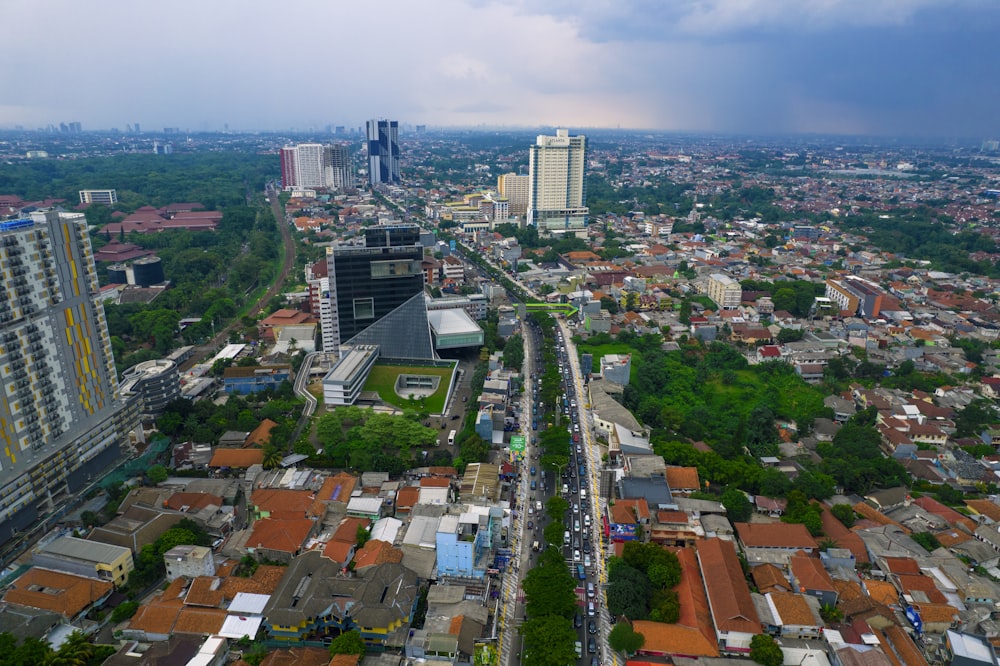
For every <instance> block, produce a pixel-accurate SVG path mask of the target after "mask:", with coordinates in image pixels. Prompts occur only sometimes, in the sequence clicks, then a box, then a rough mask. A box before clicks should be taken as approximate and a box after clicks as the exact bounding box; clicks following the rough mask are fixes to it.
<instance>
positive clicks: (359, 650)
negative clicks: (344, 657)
mask: <svg viewBox="0 0 1000 666" xmlns="http://www.w3.org/2000/svg"><path fill="white" fill-rule="evenodd" d="M365 650H366V648H365V641H364V639H362V638H361V634H360V633H359V632H357V631H355V630H354V629H352V630H350V631H345V632H343V633H341V634H340V635H339V636H337V637H336V638H334V639H333V640H332V641H331V642H330V656H331V657H335V656H337V655H338V654H356V655H360V656H361V657H364V656H365Z"/></svg>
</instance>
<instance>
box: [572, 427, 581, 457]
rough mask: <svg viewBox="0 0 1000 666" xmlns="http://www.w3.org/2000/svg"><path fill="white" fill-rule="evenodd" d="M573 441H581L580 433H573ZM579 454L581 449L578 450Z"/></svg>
mask: <svg viewBox="0 0 1000 666" xmlns="http://www.w3.org/2000/svg"><path fill="white" fill-rule="evenodd" d="M573 441H574V442H577V443H579V441H580V433H578V432H574V433H573ZM579 452H580V450H579V448H577V453H579Z"/></svg>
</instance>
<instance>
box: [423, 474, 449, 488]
mask: <svg viewBox="0 0 1000 666" xmlns="http://www.w3.org/2000/svg"><path fill="white" fill-rule="evenodd" d="M450 485H451V480H450V479H447V478H445V477H443V476H425V477H424V478H422V479H420V487H421V488H447V487H448V486H450Z"/></svg>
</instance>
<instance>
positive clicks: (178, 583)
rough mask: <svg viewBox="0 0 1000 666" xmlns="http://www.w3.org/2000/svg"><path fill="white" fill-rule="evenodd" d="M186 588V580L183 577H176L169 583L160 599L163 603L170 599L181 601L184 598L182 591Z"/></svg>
mask: <svg viewBox="0 0 1000 666" xmlns="http://www.w3.org/2000/svg"><path fill="white" fill-rule="evenodd" d="M187 586H188V580H187V578H185V577H184V576H178V577H177V578H174V579H173V580H172V581H170V585H167V589H165V590H164V591H163V594H161V595H160V598H161V599H163V600H164V601H170V600H171V599H181V598H183V597H184V589H185V588H186V587H187Z"/></svg>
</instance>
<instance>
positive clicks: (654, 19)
mask: <svg viewBox="0 0 1000 666" xmlns="http://www.w3.org/2000/svg"><path fill="white" fill-rule="evenodd" d="M4 15H5V23H6V24H7V25H8V26H18V28H17V29H16V30H10V31H8V33H7V35H6V39H5V41H6V43H5V49H4V54H3V56H0V89H2V90H4V91H5V93H6V94H5V95H4V96H3V98H2V99H0V128H11V127H14V126H15V125H22V126H24V127H25V128H28V129H34V128H39V127H44V126H46V125H48V124H50V123H52V124H58V123H60V122H69V121H80V122H82V123H83V127H84V129H85V130H87V129H100V128H109V127H119V128H124V127H125V126H126V124H131V123H136V122H138V123H141V125H142V127H143V129H144V130H153V129H156V130H159V129H162V128H163V127H165V126H170V127H179V128H182V129H187V130H195V131H197V130H215V129H221V128H222V127H223V125H224V124H228V126H229V128H230V129H231V130H234V131H239V130H301V131H307V130H312V129H320V128H323V127H325V126H327V125H345V126H347V127H352V128H353V127H358V126H359V125H361V124H363V122H364V120H365V119H367V118H373V117H388V118H393V119H398V120H400V121H401V122H403V123H408V124H409V123H414V124H416V123H419V124H427V125H430V126H435V127H442V126H464V127H469V126H477V125H486V126H514V127H537V126H563V127H574V128H579V127H622V128H635V129H661V130H683V131H709V132H734V133H782V134H795V133H823V134H861V135H865V134H873V135H889V136H892V135H908V136H925V137H986V136H997V135H1000V114H998V110H1000V77H998V76H997V75H996V71H995V68H996V64H997V63H998V62H1000V40H998V39H997V37H996V36H997V34H998V32H1000V30H998V29H1000V2H996V1H995V0H616V1H615V2H609V1H608V0H509V1H507V2H499V1H498V0H435V2H433V3H415V2H411V1H410V0H383V2H380V3H378V5H377V6H371V5H364V4H363V3H346V2H329V0H293V1H292V2H290V3H286V4H282V3H268V2H262V1H261V0H240V1H237V0H211V1H209V2H205V1H204V0H202V1H200V2H194V1H192V0H174V1H173V2H170V3H153V4H150V3H142V2H133V1H126V0H106V1H105V2H101V3H99V6H95V5H93V3H79V2H71V1H69V0H12V3H8V5H7V6H6V7H5V9H4Z"/></svg>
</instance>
